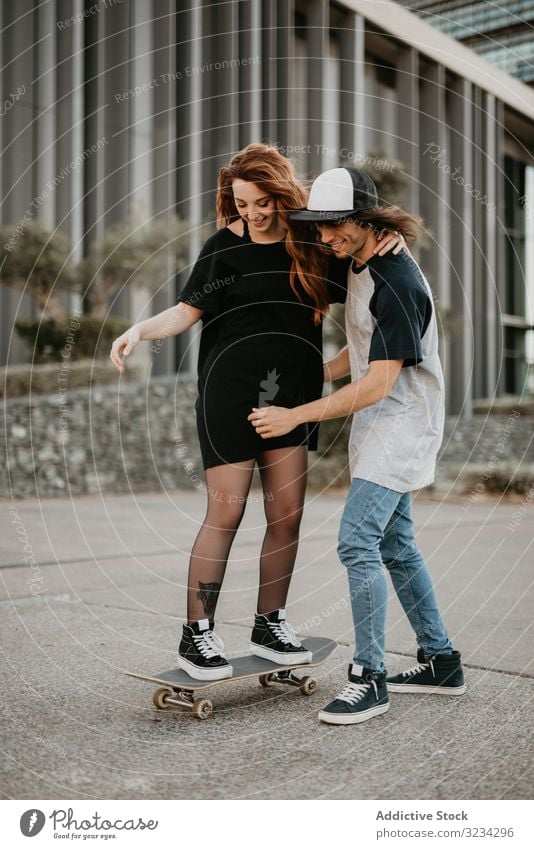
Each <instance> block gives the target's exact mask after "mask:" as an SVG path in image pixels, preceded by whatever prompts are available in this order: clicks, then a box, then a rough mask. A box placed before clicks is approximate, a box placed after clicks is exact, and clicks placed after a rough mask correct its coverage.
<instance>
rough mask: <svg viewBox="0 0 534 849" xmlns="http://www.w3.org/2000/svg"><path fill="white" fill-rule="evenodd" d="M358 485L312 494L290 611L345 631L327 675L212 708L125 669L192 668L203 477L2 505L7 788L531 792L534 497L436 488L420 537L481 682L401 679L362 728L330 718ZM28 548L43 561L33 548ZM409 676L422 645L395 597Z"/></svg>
mask: <svg viewBox="0 0 534 849" xmlns="http://www.w3.org/2000/svg"><path fill="white" fill-rule="evenodd" d="M342 505H343V493H333V494H326V495H325V494H322V495H320V496H318V495H314V494H313V492H310V493H309V495H308V500H307V508H306V512H305V519H304V523H303V531H302V542H301V546H300V551H299V557H298V561H297V567H296V572H295V577H294V580H293V584H292V589H291V595H290V602H289V604H288V617H289V619H290V621H291V622H293V623H294V624H295V625H296V626H297V627H298V630H299V631H300V633H301V635H302V636H304V637H305V636H307V635H312V634H322V635H326V636H331V637H334V638H335V639H336V640H338V641H339V643H340V645H339V648H338V650H337V652H336V653H335V655H334V656H333V657H332V658H331V659H330V660H329V661H328V662H327V663H326V664H325V665H324V666H322V667H320V668H319V669H317V670H315V673H314V674H315V676H316V677H317V678H318V681H319V687H318V690H317V692H316V693H315V694H314V695H312V696H311V697H308V698H304V697H303V696H301V695H300V693H299V692H298V691H296V690H283V689H276V690H275V689H268V690H264V689H262V688H260V687H259V686H258V685H257V683H256V682H253V681H245V682H237V683H235V684H224V685H223V684H220V685H216V686H214V687H213V689H212V690H211V691H210V693H211V696H210V697H211V698H212V701H213V702H214V704H215V711H214V714H213V716H212V718H211V719H210V720H208V721H206V722H199V721H198V720H195V719H194V718H192V717H191V716H189V715H187V714H185V713H182V712H180V711H178V710H175V711H157V710H156V709H155V708H153V707H152V703H151V696H152V691H153V689H154V688H153V687H152V686H151V685H150V684H147V683H144V682H141V681H137V680H134V679H131V678H128V677H126V676H125V675H123V670H125V669H129V670H133V671H147V672H149V673H151V672H152V673H154V672H157V671H159V670H161V669H165V668H169V667H172V666H173V665H174V653H175V649H176V645H177V639H178V634H179V632H180V630H181V623H182V621H183V619H182V618H181V617H183V614H184V611H185V591H184V584H185V579H186V571H187V560H188V552H189V550H190V546H191V542H192V540H193V538H194V536H195V534H196V531H197V529H198V526H199V522H200V521H201V520H202V516H203V508H204V496H203V494H202V493H200V492H196V491H192V492H184V491H172V492H166V493H165V494H161V495H160V494H148V495H139V494H137V495H133V494H132V495H120V496H106V497H105V499H100V498H99V497H98V496H86V497H79V498H73V499H68V498H65V499H52V500H47V501H41V502H37V501H33V500H32V501H17V502H13V503H10V502H7V501H3V502H2V505H1V506H2V510H1V516H2V543H3V544H2V547H1V548H2V555H1V556H2V560H1V568H0V575H1V578H2V582H1V585H0V588H1V591H2V594H3V595H2V601H1V602H0V610H1V617H2V655H1V658H2V660H1V662H2V681H3V687H2V693H1V696H0V714H1V717H2V718H1V725H0V728H1V735H2V740H3V743H2V749H3V752H4V756H3V759H2V766H1V770H2V782H1V785H0V787H1V797H2V798H30V799H31V798H35V799H37V798H42V799H47V798H50V799H55V798H99V799H107V798H111V799H115V798H116V799H121V798H126V799H128V798H131V799H136V798H138V799H141V798H148V799H151V798H165V799H168V798H169V799H172V798H177V799H179V798H185V797H187V798H189V797H193V798H205V799H206V798H223V799H224V798H260V799H269V798H277V799H284V798H285V799H301V798H323V797H324V798H339V799H342V798H353V799H365V798H370V799H381V798H384V799H386V798H389V799H394V798H397V799H411V798H415V799H417V798H422V799H425V798H437V799H445V798H450V799H459V798H475V799H477V798H480V799H483V798H518V799H528V798H532V790H533V783H534V781H533V779H534V767H533V763H534V757H533V744H532V740H533V737H534V733H533V732H534V720H533V706H534V681H533V678H534V662H533V652H532V644H533V642H534V631H533V627H532V610H533V609H534V605H533V596H534V592H533V588H532V582H533V577H534V568H533V566H534V545H533V539H534V504H533V501H532V499H530V500H529V499H528V498H527V497H526V498H525V499H523V501H521V500H519V499H516V500H515V501H514V502H510V501H506V502H505V501H502V500H498V499H493V500H492V499H486V498H483V497H478V496H477V494H476V492H475V491H474V492H473V494H472V495H471V496H466V497H465V498H463V497H462V498H457V499H456V500H455V501H451V500H449V501H440V500H439V499H438V498H435V499H434V500H429V499H428V498H425V497H422V496H419V497H418V498H417V499H416V502H415V507H414V514H415V519H416V525H417V528H418V540H419V543H420V545H421V548H422V549H423V551H424V553H425V555H426V556H427V558H428V561H429V564H430V567H431V570H432V573H433V575H434V578H435V581H436V585H437V592H438V597H439V600H440V604H441V607H442V611H443V613H444V617H445V621H446V623H447V626H448V629H449V633H450V635H451V638H452V640H453V643H454V644H455V647H457V648H459V649H460V650H461V651H462V654H463V659H464V662H465V665H466V673H467V682H468V688H469V689H468V692H467V693H466V695H465V696H463V697H461V698H457V699H452V698H451V699H446V698H437V697H433V696H426V697H424V696H412V695H398V694H392V695H391V708H390V710H389V712H388V713H387V714H385V715H384V716H382V717H378V718H376V719H374V720H372V721H369V722H367V723H365V724H363V725H361V726H359V727H358V726H356V727H354V726H353V727H345V728H334V727H329V726H325V725H322V724H319V723H318V722H317V719H316V714H317V711H318V710H319V709H320V708H321V707H322V706H323V704H324V703H325V701H327V700H328V699H329V698H330V697H331V696H332V695H333V694H335V692H336V691H337V690H338V689H339V687H340V686H341V685H342V684H343V682H344V680H345V677H346V668H347V664H348V662H349V660H350V658H351V654H352V639H353V634H352V624H351V615H350V609H349V606H348V604H347V600H346V593H347V584H346V576H345V574H344V570H343V567H342V566H341V565H340V564H339V562H338V559H337V555H336V551H335V549H336V535H337V529H338V525H339V520H340V515H341V509H342ZM263 526H264V525H263V518H262V500H261V496H260V494H259V493H252V494H251V496H250V499H249V504H248V506H247V513H246V517H245V520H244V524H243V526H242V528H241V529H240V532H239V534H238V536H237V539H236V543H235V545H234V549H233V552H232V558H231V561H230V563H229V567H228V572H227V577H226V581H225V584H224V589H223V593H222V595H221V599H220V602H219V611H218V622H219V624H218V630H219V631H220V633H221V635H222V636H223V638H224V640H225V645H226V648H227V650H228V653H229V655H236V654H239V653H242V652H243V650H244V649H246V647H247V644H248V639H249V629H250V625H251V621H252V617H253V612H254V610H255V600H256V592H257V581H258V566H257V562H258V552H259V548H260V544H261V536H262V533H263ZM24 558H26V559H25V560H24ZM387 644H388V650H389V653H388V655H387V663H388V669H389V670H390V671H391V672H396V671H398V670H400V669H403V668H406V667H407V666H410V665H413V663H414V655H415V649H416V647H415V642H414V639H413V635H412V632H411V629H410V627H409V625H408V623H407V621H406V619H405V617H404V614H403V613H402V610H401V608H400V606H399V604H398V602H397V600H396V599H395V598H394V597H392V598H391V604H390V609H389V619H388V640H387Z"/></svg>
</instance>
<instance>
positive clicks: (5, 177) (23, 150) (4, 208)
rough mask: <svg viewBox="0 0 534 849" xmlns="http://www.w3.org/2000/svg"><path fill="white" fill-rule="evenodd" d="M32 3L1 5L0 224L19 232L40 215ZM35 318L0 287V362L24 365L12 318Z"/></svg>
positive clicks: (27, 305) (27, 302)
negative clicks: (5, 103) (6, 104)
mask: <svg viewBox="0 0 534 849" xmlns="http://www.w3.org/2000/svg"><path fill="white" fill-rule="evenodd" d="M33 6H34V4H33V3H32V2H31V0H21V2H20V3H17V4H16V5H15V4H12V3H3V4H2V24H3V29H2V31H1V38H2V44H1V47H2V96H3V97H5V98H6V99H7V98H8V97H10V96H11V98H12V99H13V106H12V108H11V109H10V110H9V111H8V112H7V113H6V115H4V116H3V117H2V118H1V119H0V124H1V125H2V158H1V160H0V168H1V170H2V195H1V197H0V212H1V220H2V223H3V224H6V225H12V226H13V227H14V228H16V227H17V225H18V223H19V221H20V220H21V219H22V218H23V216H24V215H25V213H28V215H31V216H32V217H37V216H38V215H39V206H38V203H37V200H38V195H39V191H40V190H39V187H38V184H37V180H36V179H35V171H34V168H33V161H34V157H35V150H34V138H33V131H32V122H33V118H34V116H35V114H36V111H37V101H36V92H35V91H34V89H33V81H34V79H35V77H36V76H37V74H36V72H35V49H34V44H35V40H36V35H37V25H36V20H37V19H36V12H35V10H34V8H33ZM36 314H37V309H36V307H35V306H34V303H33V300H32V299H31V298H30V297H28V296H27V295H24V296H22V297H21V293H20V292H18V291H15V290H13V289H7V288H6V287H5V286H0V322H1V324H0V328H1V330H2V333H1V334H0V337H1V338H0V357H1V360H0V361H1V362H2V363H6V362H7V358H8V356H9V362H10V363H14V362H20V361H22V360H23V357H24V354H25V351H26V350H27V348H26V345H25V344H24V343H23V342H22V341H21V340H20V339H19V338H18V337H17V336H16V334H14V333H13V321H14V320H15V318H30V317H33V316H35V315H36Z"/></svg>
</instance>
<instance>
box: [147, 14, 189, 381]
mask: <svg viewBox="0 0 534 849" xmlns="http://www.w3.org/2000/svg"><path fill="white" fill-rule="evenodd" d="M151 6H153V4H151ZM175 29H176V0H161V2H160V3H158V11H157V14H154V16H153V23H152V40H153V45H154V46H153V52H152V56H153V62H152V73H153V75H154V79H155V80H157V81H158V83H159V84H158V85H157V86H155V88H154V96H153V104H152V105H153V117H152V127H153V150H152V170H153V175H154V176H153V181H152V206H153V209H154V214H155V215H157V214H158V213H165V212H167V213H173V212H174V210H175V205H176V181H175V176H176V135H177V132H176V91H177V88H178V87H183V86H184V85H185V82H184V81H183V80H182V79H177V80H176V81H174V74H175V73H176V70H177V68H176V45H175V42H176V38H175ZM165 81H166V82H165ZM175 276H176V275H175V273H174V270H173V269H172V268H171V267H169V280H168V283H167V285H166V286H165V287H164V288H163V289H161V290H160V291H159V292H156V294H155V295H154V304H153V312H154V313H158V312H162V311H163V310H165V309H168V308H169V307H171V306H172V305H173V304H174V303H175V302H176V297H175ZM175 347H176V339H169V340H167V342H166V343H165V345H162V346H161V348H160V349H159V352H158V355H157V356H156V357H154V361H153V373H154V374H171V373H172V372H173V371H174V368H175V358H176V352H175Z"/></svg>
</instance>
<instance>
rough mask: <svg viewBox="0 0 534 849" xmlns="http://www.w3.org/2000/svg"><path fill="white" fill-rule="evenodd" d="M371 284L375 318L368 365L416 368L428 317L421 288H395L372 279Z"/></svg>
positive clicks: (429, 305)
mask: <svg viewBox="0 0 534 849" xmlns="http://www.w3.org/2000/svg"><path fill="white" fill-rule="evenodd" d="M373 276H375V275H373ZM375 283H376V284H377V285H376V289H375V293H374V295H373V297H372V298H371V301H370V304H369V308H370V310H371V312H372V314H373V315H374V317H375V319H376V326H375V329H374V332H373V335H372V338H371V346H370V348H369V362H373V361H375V360H404V362H403V368H404V367H406V366H414V365H417V364H418V363H420V362H421V361H422V359H423V354H422V348H421V339H422V337H423V335H424V333H425V330H426V328H427V327H428V323H429V321H430V316H431V314H432V303H431V300H430V298H429V296H428V294H427V293H426V292H425V291H424V289H423V288H422V287H421V286H419V285H409V284H406V282H400V283H399V284H398V285H395V283H394V282H386V281H385V280H384V279H383V278H382V279H380V280H377V278H376V277H375Z"/></svg>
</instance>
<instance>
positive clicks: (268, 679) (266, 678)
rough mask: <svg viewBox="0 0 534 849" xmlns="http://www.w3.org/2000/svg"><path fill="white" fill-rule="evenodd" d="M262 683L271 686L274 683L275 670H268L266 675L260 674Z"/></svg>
mask: <svg viewBox="0 0 534 849" xmlns="http://www.w3.org/2000/svg"><path fill="white" fill-rule="evenodd" d="M260 684H261V686H262V687H270V686H272V684H274V672H267V674H266V675H260Z"/></svg>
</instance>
